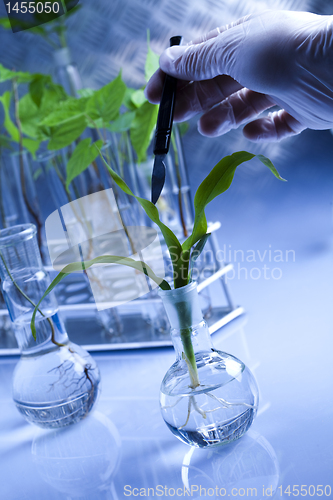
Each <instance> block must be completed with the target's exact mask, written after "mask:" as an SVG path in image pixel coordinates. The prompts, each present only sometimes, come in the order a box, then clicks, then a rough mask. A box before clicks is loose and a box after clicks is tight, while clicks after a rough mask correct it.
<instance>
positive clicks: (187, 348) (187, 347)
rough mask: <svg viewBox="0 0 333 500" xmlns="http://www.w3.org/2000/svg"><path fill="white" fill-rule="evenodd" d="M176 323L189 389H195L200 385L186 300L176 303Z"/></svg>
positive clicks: (190, 311) (188, 303)
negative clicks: (182, 349) (177, 322)
mask: <svg viewBox="0 0 333 500" xmlns="http://www.w3.org/2000/svg"><path fill="white" fill-rule="evenodd" d="M176 308H177V313H178V321H179V327H180V338H181V341H182V344H183V347H184V352H183V359H185V361H186V364H187V367H188V371H189V375H190V379H191V388H192V389H195V388H196V387H198V386H199V385H200V382H199V375H198V369H197V363H196V359H195V353H194V349H193V344H192V338H191V336H192V326H191V325H192V304H191V302H188V301H186V300H184V301H181V302H178V303H177V305H176Z"/></svg>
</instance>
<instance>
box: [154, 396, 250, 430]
mask: <svg viewBox="0 0 333 500" xmlns="http://www.w3.org/2000/svg"><path fill="white" fill-rule="evenodd" d="M206 396H209V397H210V398H212V399H215V401H218V402H219V403H220V406H218V407H217V408H214V409H212V410H206V411H204V410H203V409H202V408H200V406H198V404H197V402H196V400H195V396H190V397H189V400H188V407H187V418H186V422H185V423H184V424H183V425H181V426H180V427H179V428H178V429H179V430H181V429H184V427H186V425H187V424H188V421H189V419H190V416H191V411H192V407H193V409H194V410H195V411H196V412H197V413H199V415H201V416H202V418H207V413H213V412H214V411H217V410H220V409H221V407H222V408H230V407H232V406H245V407H247V408H253V409H255V408H256V406H255V405H250V404H248V403H230V402H229V401H226V400H225V399H223V398H218V397H217V396H215V395H214V394H209V393H207V394H206ZM181 400H182V398H178V399H177V401H176V402H175V403H174V404H172V405H169V406H162V410H164V409H167V408H174V407H175V406H176V405H177V404H178V403H179V401H181Z"/></svg>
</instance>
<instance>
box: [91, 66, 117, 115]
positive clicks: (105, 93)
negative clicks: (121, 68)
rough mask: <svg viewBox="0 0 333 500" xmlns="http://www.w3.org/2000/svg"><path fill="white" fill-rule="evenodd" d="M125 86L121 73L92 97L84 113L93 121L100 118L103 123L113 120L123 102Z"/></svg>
mask: <svg viewBox="0 0 333 500" xmlns="http://www.w3.org/2000/svg"><path fill="white" fill-rule="evenodd" d="M125 90H126V85H125V83H124V82H123V81H122V78H121V73H119V75H118V76H117V78H115V79H114V80H113V81H112V82H110V83H108V84H107V85H105V86H104V87H102V88H101V89H100V90H97V91H96V92H95V93H94V95H92V96H91V97H90V98H89V100H88V103H87V107H86V113H87V114H88V115H89V116H90V117H91V118H92V119H93V120H96V119H97V118H102V119H103V121H104V122H110V121H112V120H115V119H116V118H117V116H118V115H119V109H120V107H121V104H122V102H123V98H124V95H125Z"/></svg>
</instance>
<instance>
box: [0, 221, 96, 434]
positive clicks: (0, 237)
mask: <svg viewBox="0 0 333 500" xmlns="http://www.w3.org/2000/svg"><path fill="white" fill-rule="evenodd" d="M0 275H1V282H2V291H3V295H4V298H5V301H6V305H7V308H8V310H9V314H10V318H11V320H12V322H13V330H14V332H15V336H16V340H17V343H18V345H19V347H20V350H21V358H20V361H19V362H18V364H17V366H16V368H15V372H14V376H13V399H14V402H15V404H16V406H17V408H18V410H19V411H20V413H21V414H22V415H23V416H24V417H25V418H26V419H27V420H28V421H29V422H31V423H34V424H36V425H39V426H40V427H46V428H54V427H62V426H64V425H69V424H72V423H75V422H78V421H79V420H81V419H82V418H84V417H85V416H86V415H87V414H88V413H89V412H90V410H91V409H92V407H93V405H94V403H95V401H96V399H97V396H98V393H99V382H100V374H99V370H98V367H97V365H96V363H95V361H94V360H93V358H92V357H91V356H90V355H89V354H88V353H87V352H86V351H85V350H84V349H82V348H81V347H79V346H78V345H75V344H73V343H71V342H70V341H69V339H68V336H67V333H66V331H65V328H64V325H63V323H62V321H61V319H60V317H59V315H58V305H57V303H56V299H55V296H54V294H53V293H50V294H49V295H48V296H47V297H46V299H45V300H44V301H43V302H42V305H41V306H40V308H39V310H38V311H39V312H38V313H37V316H36V340H35V339H34V338H33V336H32V332H31V327H30V321H31V317H32V313H33V310H34V307H35V305H36V304H37V303H38V302H39V300H40V298H41V297H42V295H43V294H44V292H45V290H46V289H47V287H48V285H49V283H50V281H49V278H48V276H47V274H46V273H45V271H44V269H43V267H42V263H41V259H40V253H39V250H38V246H37V242H36V228H35V226H33V225H32V224H25V225H21V226H14V227H12V228H9V229H5V230H3V231H0Z"/></svg>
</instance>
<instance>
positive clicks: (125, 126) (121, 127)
mask: <svg viewBox="0 0 333 500" xmlns="http://www.w3.org/2000/svg"><path fill="white" fill-rule="evenodd" d="M134 118H135V113H134V111H128V112H127V113H123V114H122V115H119V116H118V118H116V119H115V120H114V121H113V122H111V123H110V124H109V125H107V126H106V128H107V129H108V130H110V131H111V132H125V131H126V130H129V128H130V127H131V124H132V122H133V120H134Z"/></svg>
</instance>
